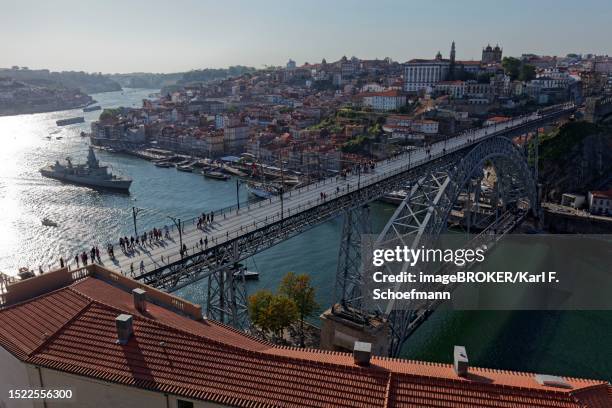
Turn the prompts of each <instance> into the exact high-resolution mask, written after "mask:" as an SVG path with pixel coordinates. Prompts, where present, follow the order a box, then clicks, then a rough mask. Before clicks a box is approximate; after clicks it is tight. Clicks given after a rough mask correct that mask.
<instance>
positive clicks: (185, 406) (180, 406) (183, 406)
mask: <svg viewBox="0 0 612 408" xmlns="http://www.w3.org/2000/svg"><path fill="white" fill-rule="evenodd" d="M176 408H193V402H191V401H185V400H182V399H177V400H176Z"/></svg>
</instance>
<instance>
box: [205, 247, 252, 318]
mask: <svg viewBox="0 0 612 408" xmlns="http://www.w3.org/2000/svg"><path fill="white" fill-rule="evenodd" d="M229 255H230V256H229V258H230V259H231V261H229V262H226V263H225V266H224V267H223V268H220V269H218V270H217V271H215V272H213V273H211V274H210V275H209V276H208V285H207V286H208V288H207V296H206V316H207V317H208V318H210V319H214V320H217V321H219V322H222V323H226V324H229V325H231V326H233V327H235V328H237V329H246V328H247V327H248V325H249V318H248V310H247V307H248V306H247V294H246V283H245V277H244V268H242V267H240V266H239V265H238V264H237V263H235V262H233V260H235V259H238V255H237V248H236V243H234V248H233V254H229Z"/></svg>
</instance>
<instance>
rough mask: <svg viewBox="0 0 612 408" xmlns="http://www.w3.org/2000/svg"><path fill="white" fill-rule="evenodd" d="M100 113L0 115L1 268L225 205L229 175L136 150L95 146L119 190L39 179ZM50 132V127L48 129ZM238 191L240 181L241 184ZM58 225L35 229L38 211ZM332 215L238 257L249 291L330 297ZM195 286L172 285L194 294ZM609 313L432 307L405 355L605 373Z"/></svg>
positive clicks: (376, 213) (75, 150) (123, 100)
mask: <svg viewBox="0 0 612 408" xmlns="http://www.w3.org/2000/svg"><path fill="white" fill-rule="evenodd" d="M152 92H157V90H142V89H125V90H124V91H122V92H108V93H103V94H96V95H93V97H94V98H95V99H96V100H97V101H98V104H99V105H101V106H102V107H103V108H112V107H118V106H140V104H141V100H142V99H143V98H146V97H147V96H148V95H149V94H150V93H152ZM99 114H100V111H96V112H89V113H83V112H82V110H80V109H76V110H69V111H61V112H51V113H41V114H31V115H18V116H7V117H0V136H1V137H2V138H3V141H4V143H3V148H2V149H1V150H0V204H1V208H2V211H1V212H0V270H2V271H3V272H6V273H10V274H15V273H16V272H17V269H18V268H19V267H20V266H28V267H31V268H35V269H37V268H38V267H39V266H43V268H45V269H48V268H49V266H50V265H54V264H57V262H58V259H59V256H60V255H62V256H64V257H71V256H74V254H75V253H77V252H80V251H82V250H83V249H85V248H87V247H91V245H92V244H103V243H105V242H108V241H110V240H112V241H115V240H116V237H118V236H119V235H124V234H128V235H129V234H131V233H132V231H133V224H132V207H138V208H141V209H142V211H140V212H139V213H138V217H137V222H138V224H139V228H143V229H144V228H151V227H153V226H160V225H163V224H170V223H171V221H170V220H169V219H168V218H167V217H168V216H173V217H182V218H189V217H193V216H194V215H196V214H199V213H201V212H202V211H210V210H213V209H217V208H220V207H223V206H227V205H231V204H233V203H234V202H235V200H236V192H235V184H234V183H232V182H222V181H216V180H210V179H205V178H203V177H202V176H200V175H196V174H190V173H183V172H179V171H176V170H175V169H163V168H157V167H155V166H154V165H152V164H151V163H149V162H147V161H144V160H141V159H137V158H134V157H130V156H126V155H121V154H111V153H107V152H97V155H98V157H99V159H100V160H101V161H102V162H104V163H107V164H110V165H111V166H112V170H113V172H117V173H122V174H127V175H129V176H130V177H132V178H133V179H134V182H133V184H132V188H131V193H130V195H129V196H127V195H121V194H114V193H108V192H104V193H103V192H98V191H94V190H91V189H88V188H84V187H78V186H72V185H68V184H62V183H60V182H58V181H55V180H51V179H46V178H43V177H41V175H40V173H39V172H38V169H39V168H40V167H42V166H44V165H46V164H49V163H52V162H54V161H55V160H57V159H61V160H63V159H64V158H66V157H67V156H69V157H71V158H72V159H73V160H74V161H77V162H79V161H83V160H84V159H85V156H86V154H87V146H88V141H87V140H86V138H81V137H80V132H81V131H83V130H86V131H88V130H89V124H90V123H91V121H92V120H95V119H97V117H98V115H99ZM72 116H85V119H86V122H85V123H84V124H79V125H72V126H66V127H61V128H58V127H57V126H56V125H55V121H56V120H57V119H62V118H68V117H72ZM48 136H51V138H50V139H49V138H48ZM240 194H241V198H242V199H246V191H244V189H242V190H241V192H240ZM393 209H394V208H393V207H391V206H388V205H384V204H379V203H375V204H373V205H372V221H373V229H374V231H375V232H376V231H380V230H381V229H382V227H383V226H384V224H385V222H386V221H387V219H388V218H389V217H390V216H391V214H392V213H393ZM45 217H47V218H50V219H51V220H53V221H55V222H57V223H58V225H59V226H58V227H56V228H53V227H45V226H43V225H42V224H41V220H42V218H45ZM340 230H341V219H339V218H338V219H334V220H331V221H329V222H327V223H325V224H322V225H320V226H318V227H316V228H313V229H311V230H310V231H307V232H305V233H303V234H301V235H299V236H296V237H294V238H292V239H290V240H288V241H285V242H283V243H281V244H279V245H277V246H276V247H273V248H270V249H269V250H267V251H265V252H263V253H261V254H259V255H257V256H255V257H254V259H251V260H249V261H248V263H247V266H248V268H249V269H254V270H257V271H259V272H260V275H261V277H260V280H259V281H257V282H249V283H248V291H249V292H252V291H254V290H256V289H258V288H269V289H275V288H276V286H277V284H278V282H279V280H280V279H281V277H282V276H283V275H284V274H285V273H286V272H288V271H294V272H296V273H307V274H308V275H310V276H311V279H312V281H313V284H314V286H315V287H316V288H317V299H318V301H319V303H320V304H321V305H322V306H325V307H327V306H328V305H329V303H330V301H331V296H332V291H333V284H334V274H335V269H336V263H337V258H338V246H339V243H340ZM202 289H203V287H202V284H200V283H196V284H193V285H191V286H189V287H186V288H183V289H181V290H180V291H178V295H180V296H183V297H185V298H186V299H188V300H190V301H193V302H196V303H203V302H204V291H203V290H202ZM611 327H612V313H610V312H436V313H434V314H433V315H432V316H431V317H430V318H429V319H428V320H427V321H426V322H425V323H424V324H423V325H422V326H421V328H419V330H417V332H416V333H415V334H414V335H413V336H412V337H411V338H410V339H409V341H408V342H407V344H406V345H405V347H404V350H403V353H402V354H403V356H404V357H406V358H410V359H418V360H428V361H438V362H450V361H452V348H453V345H455V344H461V345H465V346H466V347H467V350H468V354H469V357H470V363H471V364H474V365H479V366H483V367H492V368H504V369H512V370H521V371H533V372H541V373H548V374H563V375H571V376H584V377H594V378H603V379H608V380H611V379H612V330H611V329H610V328H611Z"/></svg>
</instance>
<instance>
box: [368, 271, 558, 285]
mask: <svg viewBox="0 0 612 408" xmlns="http://www.w3.org/2000/svg"><path fill="white" fill-rule="evenodd" d="M372 278H373V280H374V282H376V283H415V282H421V283H441V284H443V285H448V284H452V283H513V284H515V283H556V282H559V280H558V278H557V272H553V271H549V272H540V273H531V272H502V271H499V272H483V271H480V272H471V271H461V272H457V273H454V274H450V275H431V274H424V273H423V272H420V273H419V274H414V273H409V272H402V273H400V274H397V275H389V274H385V273H383V272H374V274H373V276H372Z"/></svg>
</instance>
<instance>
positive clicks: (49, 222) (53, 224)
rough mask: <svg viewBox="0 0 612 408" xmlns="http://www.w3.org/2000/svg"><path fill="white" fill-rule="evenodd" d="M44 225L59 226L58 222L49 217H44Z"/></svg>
mask: <svg viewBox="0 0 612 408" xmlns="http://www.w3.org/2000/svg"><path fill="white" fill-rule="evenodd" d="M42 225H44V226H45V227H57V222H55V221H53V220H50V219H49V218H43V219H42Z"/></svg>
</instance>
